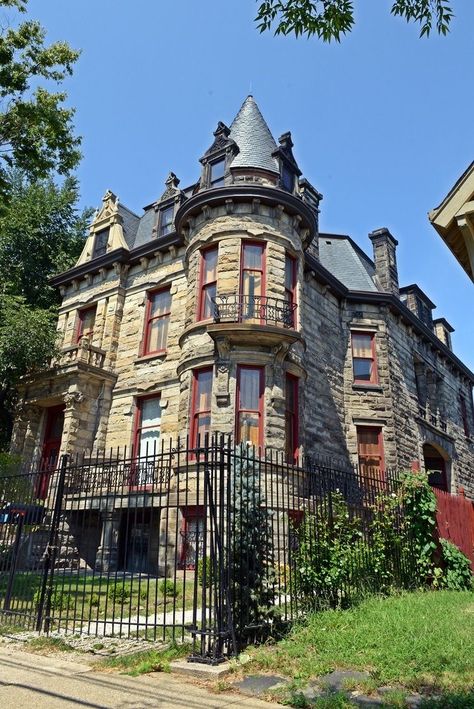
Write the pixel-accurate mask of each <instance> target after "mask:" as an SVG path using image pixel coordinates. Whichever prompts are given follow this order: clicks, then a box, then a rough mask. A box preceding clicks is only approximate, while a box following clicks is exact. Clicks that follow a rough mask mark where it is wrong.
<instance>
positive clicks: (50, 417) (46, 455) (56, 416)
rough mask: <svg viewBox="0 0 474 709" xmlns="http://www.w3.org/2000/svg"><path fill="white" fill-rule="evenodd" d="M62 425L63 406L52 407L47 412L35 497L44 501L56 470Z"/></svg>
mask: <svg viewBox="0 0 474 709" xmlns="http://www.w3.org/2000/svg"><path fill="white" fill-rule="evenodd" d="M63 424H64V406H54V407H52V408H50V409H48V410H47V413H46V426H45V430H44V438H43V449H42V452H41V464H40V474H39V478H38V484H37V489H36V496H37V497H39V498H40V499H42V500H44V499H45V498H46V496H47V494H48V485H49V477H50V475H51V471H52V470H54V469H55V468H56V465H57V462H58V457H59V449H60V448H61V437H62V434H63Z"/></svg>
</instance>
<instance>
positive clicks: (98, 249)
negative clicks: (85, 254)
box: [92, 229, 109, 258]
mask: <svg viewBox="0 0 474 709" xmlns="http://www.w3.org/2000/svg"><path fill="white" fill-rule="evenodd" d="M108 240H109V229H101V230H100V231H98V232H97V233H96V235H95V240H94V253H93V254H92V258H97V257H98V256H103V255H104V254H105V253H106V252H107V242H108Z"/></svg>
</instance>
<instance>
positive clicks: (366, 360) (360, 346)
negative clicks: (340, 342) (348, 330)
mask: <svg viewBox="0 0 474 709" xmlns="http://www.w3.org/2000/svg"><path fill="white" fill-rule="evenodd" d="M352 369H353V374H354V384H377V382H378V377H377V362H376V357H375V338H374V335H373V333H371V332H353V333H352Z"/></svg>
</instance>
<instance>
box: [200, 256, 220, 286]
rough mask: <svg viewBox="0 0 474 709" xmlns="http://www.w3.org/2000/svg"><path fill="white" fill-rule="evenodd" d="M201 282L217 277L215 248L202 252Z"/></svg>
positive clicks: (207, 281)
mask: <svg viewBox="0 0 474 709" xmlns="http://www.w3.org/2000/svg"><path fill="white" fill-rule="evenodd" d="M202 256H203V268H202V282H203V284H205V283H209V282H210V281H215V280H216V278H217V249H209V250H208V251H204V253H203V255H202Z"/></svg>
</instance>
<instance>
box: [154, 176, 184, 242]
mask: <svg viewBox="0 0 474 709" xmlns="http://www.w3.org/2000/svg"><path fill="white" fill-rule="evenodd" d="M179 182H180V181H179V179H178V178H177V177H176V175H175V174H174V172H170V174H169V175H168V177H167V178H166V180H165V191H164V192H163V194H162V195H161V197H160V199H159V200H157V202H155V204H154V210H155V213H156V219H155V225H154V227H153V237H154V238H158V239H159V238H162V237H165V236H167V235H168V234H172V233H173V232H174V230H175V229H174V218H175V216H176V212H177V210H178V208H179V205H180V204H181V203H182V202H183V200H184V199H185V195H184V192H183V191H182V190H180V189H179V186H178V185H179Z"/></svg>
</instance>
